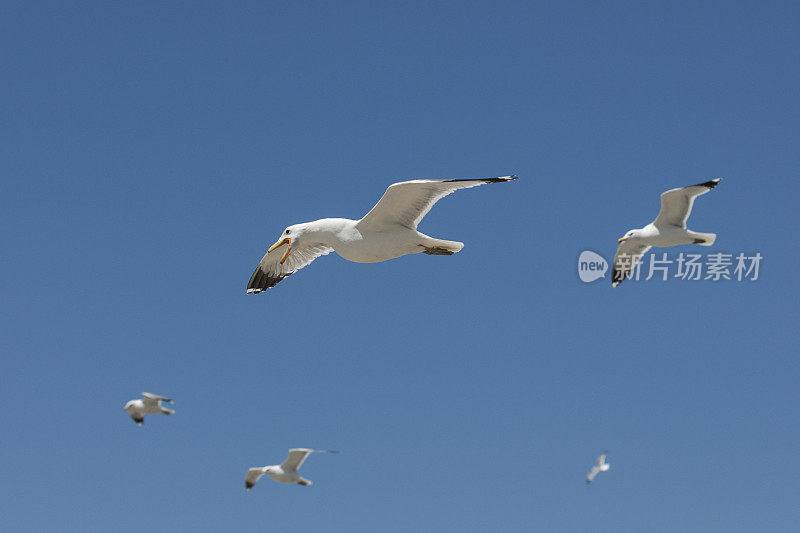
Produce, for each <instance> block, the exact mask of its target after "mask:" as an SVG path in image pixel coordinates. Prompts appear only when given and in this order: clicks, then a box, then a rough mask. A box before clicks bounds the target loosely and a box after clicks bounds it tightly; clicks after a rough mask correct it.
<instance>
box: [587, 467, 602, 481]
mask: <svg viewBox="0 0 800 533" xmlns="http://www.w3.org/2000/svg"><path fill="white" fill-rule="evenodd" d="M598 472H600V468H598V467H596V466H593V467H592V469H591V470H589V474H588V475H587V476H586V483H591V482H592V480H593V479H594V476H596V475H597V473H598Z"/></svg>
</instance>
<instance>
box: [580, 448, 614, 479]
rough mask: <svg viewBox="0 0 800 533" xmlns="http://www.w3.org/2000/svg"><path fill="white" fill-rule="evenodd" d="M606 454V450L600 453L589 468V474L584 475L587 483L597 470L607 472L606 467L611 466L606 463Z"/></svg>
mask: <svg viewBox="0 0 800 533" xmlns="http://www.w3.org/2000/svg"><path fill="white" fill-rule="evenodd" d="M606 455H608V452H603V453H601V454H600V457H598V458H597V460H596V461H595V462H594V466H593V467H592V469H591V470H589V474H588V475H587V476H586V483H587V484H589V483H591V482H592V480H593V479H594V476H596V475H597V474H598V473H599V472H607V471H608V469H609V468H611V465H609V464H608V463H606Z"/></svg>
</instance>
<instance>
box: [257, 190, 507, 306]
mask: <svg viewBox="0 0 800 533" xmlns="http://www.w3.org/2000/svg"><path fill="white" fill-rule="evenodd" d="M515 179H517V177H516V176H503V177H500V178H486V179H457V180H413V181H402V182H400V183H394V184H392V185H390V186H389V188H388V189H386V192H385V193H383V196H382V197H381V199H380V200H379V201H378V203H377V204H375V207H373V208H372V210H371V211H370V212H369V213H367V214H366V215H364V218H362V219H361V220H350V219H347V218H323V219H320V220H315V221H314V222H305V223H303V224H295V225H293V226H289V227H288V228H286V229H285V230H284V231H283V233H282V234H281V236H280V238H279V239H278V242H276V243H275V244H273V245H272V246H270V247H269V249H268V250H267V253H266V255H264V257H263V258H262V259H261V262H260V263H259V264H258V267H257V268H256V270H255V272H253V275H252V276H251V277H250V281H249V282H248V283H247V292H248V293H259V292H262V291H265V290H267V289H269V288H270V287H274V286H275V285H276V284H277V283H278V282H279V281H281V280H282V279H283V278H285V277H286V276H290V275H292V274H294V273H295V272H297V271H298V270H300V269H301V268H303V267H305V266H306V265H308V264H309V263H311V261H313V260H314V259H316V258H317V257H319V256H321V255H327V254H329V253H331V252H336V253H337V254H339V255H340V256H341V257H343V258H345V259H347V260H348V261H353V262H356V263H377V262H379V261H386V260H388V259H394V258H395V257H400V256H401V255H406V254H416V253H420V252H421V253H426V254H429V255H453V254H454V253H456V252H458V251H459V250H461V248H463V247H464V243H461V242H456V241H445V240H442V239H435V238H433V237H428V236H427V235H425V234H423V233H420V232H418V231H417V225H418V224H419V223H420V221H421V220H422V218H423V217H424V216H425V215H426V214H427V213H428V211H430V210H431V207H433V204H435V203H436V202H437V201H439V200H441V199H442V198H444V197H445V196H447V195H448V194H451V193H453V192H455V191H457V190H458V189H468V188H470V187H477V186H478V185H483V184H484V183H502V182H506V181H511V180H515Z"/></svg>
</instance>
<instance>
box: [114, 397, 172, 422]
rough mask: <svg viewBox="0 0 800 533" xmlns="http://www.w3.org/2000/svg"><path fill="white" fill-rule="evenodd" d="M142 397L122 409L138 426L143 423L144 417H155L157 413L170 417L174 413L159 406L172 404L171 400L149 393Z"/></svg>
mask: <svg viewBox="0 0 800 533" xmlns="http://www.w3.org/2000/svg"><path fill="white" fill-rule="evenodd" d="M142 396H143V397H144V399H142V400H131V401H129V402H128V403H126V404H125V407H123V409H125V410H126V411H128V414H129V415H131V418H133V421H134V422H136V423H137V424H139V425H140V426H141V425H142V424H143V423H144V415H155V414H159V413H161V414H165V415H171V414H172V413H174V412H175V411H173V410H172V409H167V408H166V407H164V406H162V405H161V402H169V403H173V402H172V400H171V399H169V398H167V397H166V396H159V395H158V394H152V393H150V392H143V393H142Z"/></svg>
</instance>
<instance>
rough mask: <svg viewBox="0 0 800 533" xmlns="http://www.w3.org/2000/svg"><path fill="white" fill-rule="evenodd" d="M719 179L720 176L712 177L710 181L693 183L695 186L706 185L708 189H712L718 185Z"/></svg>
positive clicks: (720, 179)
mask: <svg viewBox="0 0 800 533" xmlns="http://www.w3.org/2000/svg"><path fill="white" fill-rule="evenodd" d="M720 181H722V178H714V179H713V180H710V181H704V182H703V183H698V184H697V185H695V187H706V188H708V189H713V188H714V187H716V186H717V185H719V182H720Z"/></svg>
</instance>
